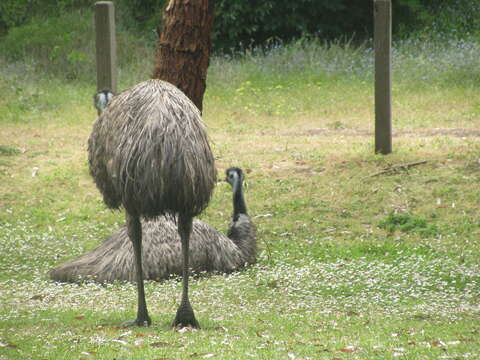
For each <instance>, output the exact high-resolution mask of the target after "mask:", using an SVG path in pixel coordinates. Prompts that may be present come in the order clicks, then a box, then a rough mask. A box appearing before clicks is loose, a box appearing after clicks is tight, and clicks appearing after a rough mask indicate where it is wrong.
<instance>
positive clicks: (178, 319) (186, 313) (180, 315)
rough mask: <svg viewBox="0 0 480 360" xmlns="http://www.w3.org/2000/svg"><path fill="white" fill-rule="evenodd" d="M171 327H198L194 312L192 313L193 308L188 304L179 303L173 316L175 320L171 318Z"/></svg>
mask: <svg viewBox="0 0 480 360" xmlns="http://www.w3.org/2000/svg"><path fill="white" fill-rule="evenodd" d="M172 327H175V328H180V329H182V328H184V327H191V328H194V329H200V324H199V323H198V321H197V319H195V314H194V313H193V309H192V307H191V306H190V304H188V305H181V306H180V307H179V308H178V310H177V315H176V316H175V320H173V323H172Z"/></svg>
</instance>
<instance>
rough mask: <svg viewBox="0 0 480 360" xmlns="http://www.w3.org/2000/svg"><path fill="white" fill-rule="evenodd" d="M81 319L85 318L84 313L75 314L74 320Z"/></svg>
mask: <svg viewBox="0 0 480 360" xmlns="http://www.w3.org/2000/svg"><path fill="white" fill-rule="evenodd" d="M83 319H85V315H83V314H82V315H77V316H75V320H83Z"/></svg>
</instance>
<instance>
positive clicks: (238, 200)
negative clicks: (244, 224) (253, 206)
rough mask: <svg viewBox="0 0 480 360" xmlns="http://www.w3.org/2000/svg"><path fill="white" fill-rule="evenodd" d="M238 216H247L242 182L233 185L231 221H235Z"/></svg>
mask: <svg viewBox="0 0 480 360" xmlns="http://www.w3.org/2000/svg"><path fill="white" fill-rule="evenodd" d="M240 214H247V205H246V204H245V198H244V197H243V189H242V182H241V181H237V182H235V184H234V185H233V219H234V220H237V219H238V216H239V215H240Z"/></svg>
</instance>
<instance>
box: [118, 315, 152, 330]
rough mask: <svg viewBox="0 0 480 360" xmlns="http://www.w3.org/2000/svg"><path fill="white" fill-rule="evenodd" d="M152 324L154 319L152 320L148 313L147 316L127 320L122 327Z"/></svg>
mask: <svg viewBox="0 0 480 360" xmlns="http://www.w3.org/2000/svg"><path fill="white" fill-rule="evenodd" d="M150 325H152V320H150V317H149V316H148V315H147V317H144V318H136V319H135V320H127V321H124V322H123V323H122V324H121V326H122V327H130V326H150Z"/></svg>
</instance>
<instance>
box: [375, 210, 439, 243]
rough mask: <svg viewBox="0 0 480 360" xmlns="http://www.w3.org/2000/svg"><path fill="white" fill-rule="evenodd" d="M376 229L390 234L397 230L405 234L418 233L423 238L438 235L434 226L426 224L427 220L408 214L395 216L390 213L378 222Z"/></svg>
mask: <svg viewBox="0 0 480 360" xmlns="http://www.w3.org/2000/svg"><path fill="white" fill-rule="evenodd" d="M378 227H379V228H381V229H385V230H387V231H388V232H391V233H393V232H395V231H396V230H399V231H401V232H405V233H408V232H414V233H418V234H420V235H421V236H423V237H429V236H435V235H436V234H438V229H437V227H436V226H435V225H434V224H428V223H427V220H425V219H424V218H422V217H421V216H416V215H411V214H408V213H404V214H395V213H394V212H390V213H389V214H388V215H387V217H386V218H384V219H382V220H381V221H380V222H379V224H378Z"/></svg>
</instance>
